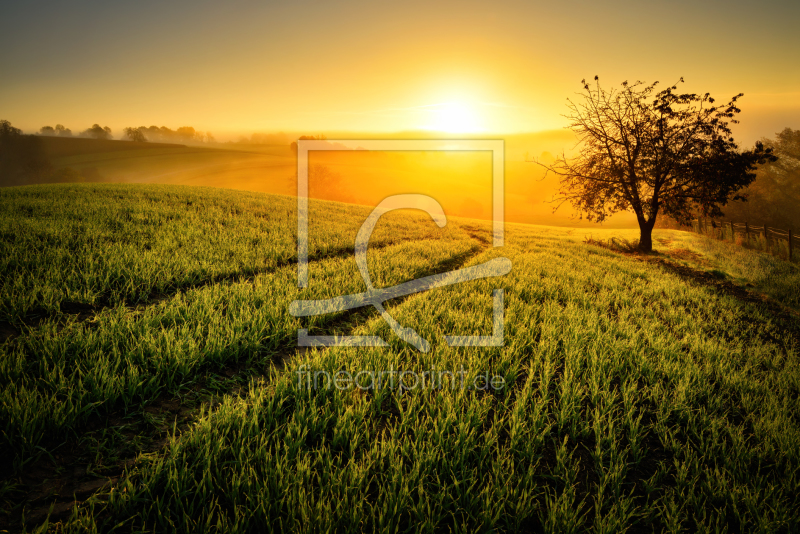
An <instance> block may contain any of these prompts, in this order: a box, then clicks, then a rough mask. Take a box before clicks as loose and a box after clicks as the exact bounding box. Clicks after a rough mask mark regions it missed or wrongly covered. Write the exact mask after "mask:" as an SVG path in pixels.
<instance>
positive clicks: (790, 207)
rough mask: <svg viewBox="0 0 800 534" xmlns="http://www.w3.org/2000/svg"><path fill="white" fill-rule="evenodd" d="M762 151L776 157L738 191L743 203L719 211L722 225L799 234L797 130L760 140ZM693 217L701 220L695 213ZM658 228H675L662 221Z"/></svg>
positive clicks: (670, 221) (799, 145)
mask: <svg viewBox="0 0 800 534" xmlns="http://www.w3.org/2000/svg"><path fill="white" fill-rule="evenodd" d="M761 142H762V143H763V144H764V146H765V147H768V148H771V149H772V151H773V154H775V155H776V156H778V160H777V161H771V162H767V163H765V164H764V165H762V166H760V167H759V169H758V170H757V171H756V179H755V180H754V181H753V183H752V184H750V185H749V186H747V187H745V188H744V189H742V191H741V193H740V194H741V196H742V197H744V198H746V199H747V200H734V201H732V202H730V203H728V204H727V205H726V206H723V207H722V213H723V215H722V216H720V217H717V220H719V221H725V222H736V223H740V222H749V223H751V224H754V225H758V226H762V225H766V226H771V227H773V228H782V229H786V230H788V229H792V230H794V231H800V209H798V207H800V130H792V129H791V128H785V129H784V130H783V131H782V132H779V133H777V134H776V137H775V139H768V138H762V139H761ZM695 217H702V214H700V213H696V214H695ZM659 227H661V228H679V227H680V225H679V224H678V223H677V222H676V221H675V220H674V219H671V218H665V219H664V221H663V222H662V224H659Z"/></svg>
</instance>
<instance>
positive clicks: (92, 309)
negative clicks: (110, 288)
mask: <svg viewBox="0 0 800 534" xmlns="http://www.w3.org/2000/svg"><path fill="white" fill-rule="evenodd" d="M393 245H396V243H393V242H381V243H376V244H375V245H373V247H372V249H373V250H380V249H383V248H387V247H390V246H393ZM351 254H353V249H352V248H350V247H348V248H340V249H336V250H333V251H330V252H326V253H324V254H317V255H312V256H310V257H309V260H308V263H309V264H314V263H317V262H320V261H324V260H331V259H337V258H346V257H348V256H350V255H351ZM295 264H297V258H296V257H293V258H289V259H286V260H281V261H277V262H275V263H274V264H273V265H271V266H270V267H266V268H259V269H247V270H243V271H238V272H233V273H224V274H217V275H213V276H210V277H208V278H206V279H204V280H200V281H198V282H191V283H186V284H177V285H175V286H174V287H172V288H170V289H169V291H160V292H151V293H150V294H149V295H148V296H147V297H146V298H145V299H142V301H140V302H138V303H136V304H126V305H125V308H127V309H128V310H129V311H144V310H146V309H147V308H149V307H151V306H155V305H157V304H159V303H161V302H164V301H166V300H169V299H171V298H173V297H174V296H175V295H178V294H181V293H184V292H187V291H192V290H195V289H202V288H204V287H208V286H211V285H214V284H219V283H224V282H238V283H242V282H252V281H253V280H255V279H256V278H257V277H258V276H261V275H265V274H272V273H274V272H276V271H278V270H280V269H283V268H286V267H290V266H292V265H295ZM98 300H99V303H98V304H87V303H83V302H73V301H62V302H61V303H60V305H59V311H58V312H52V311H48V310H45V309H44V308H37V309H34V310H32V311H30V312H28V313H27V314H26V315H25V317H23V319H22V324H21V325H15V324H12V323H10V322H8V321H0V344H2V343H4V342H6V341H8V340H10V339H13V338H15V337H18V336H20V335H23V334H26V333H27V330H32V329H36V328H38V327H40V326H41V325H42V323H44V322H45V321H47V320H48V319H51V318H53V317H59V318H60V319H62V320H63V321H62V322H61V324H60V325H59V330H60V329H63V328H64V327H65V326H66V325H67V324H81V323H85V322H87V321H90V320H92V319H94V318H95V316H96V315H97V314H98V313H100V312H102V311H103V310H106V309H108V308H113V307H114V304H113V303H112V302H111V300H110V298H109V296H108V295H107V294H106V295H104V296H101V297H100V298H99V299H98ZM71 318H74V319H75V320H74V321H70V319H71Z"/></svg>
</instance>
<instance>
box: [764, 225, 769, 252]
mask: <svg viewBox="0 0 800 534" xmlns="http://www.w3.org/2000/svg"><path fill="white" fill-rule="evenodd" d="M764 248H765V249H766V250H767V252H769V241H768V240H767V225H766V224H764Z"/></svg>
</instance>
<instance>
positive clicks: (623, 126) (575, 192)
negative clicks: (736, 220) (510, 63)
mask: <svg viewBox="0 0 800 534" xmlns="http://www.w3.org/2000/svg"><path fill="white" fill-rule="evenodd" d="M682 82H683V78H681V80H680V82H679V83H682ZM582 84H583V89H584V92H583V93H581V94H582V96H583V100H582V101H579V102H577V103H576V102H573V101H572V100H569V104H568V108H569V113H568V114H567V115H566V117H567V118H568V119H569V120H570V121H571V124H570V126H569V128H570V129H571V130H572V131H573V132H575V134H576V135H577V136H578V139H579V141H580V149H579V152H578V154H577V156H576V157H574V158H570V159H567V158H566V157H565V156H564V155H562V156H561V157H559V158H557V159H556V161H555V162H554V163H552V164H549V165H547V164H542V163H540V165H542V166H543V167H545V168H546V169H547V170H548V171H549V172H553V173H555V174H556V175H558V176H559V177H560V181H561V190H560V193H561V196H560V198H559V200H560V203H559V206H560V205H561V204H563V203H564V202H569V203H571V204H572V205H573V206H574V207H575V208H576V209H578V210H579V211H580V212H581V214H582V216H586V218H588V219H589V220H595V221H598V222H601V221H603V220H605V219H606V218H607V217H608V216H610V215H611V214H613V213H616V212H619V211H628V210H629V211H633V212H634V213H635V214H636V218H637V221H638V223H639V228H640V231H641V237H640V241H639V248H640V250H644V251H650V250H652V238H651V235H652V229H653V226H654V224H655V221H656V218H657V216H658V214H659V213H663V214H666V215H669V216H671V217H673V218H674V219H676V220H678V221H681V222H685V221H687V220H688V219H689V218H691V217H692V215H693V213H695V212H696V211H699V212H700V213H702V214H703V215H705V216H711V217H713V216H719V215H721V214H722V212H721V207H722V206H724V205H725V204H726V203H727V202H728V201H729V200H730V199H731V198H733V199H736V198H741V196H740V195H737V192H738V191H739V190H740V189H741V188H743V187H745V186H747V185H749V184H750V183H752V182H753V180H754V179H755V173H754V170H755V169H756V168H757V165H758V164H763V163H766V162H770V161H775V160H776V158H775V156H773V155H772V150H771V149H769V148H765V147H764V146H763V144H762V143H760V142H759V143H757V144H756V146H755V148H753V149H752V150H747V151H740V150H739V148H738V145H737V144H736V143H735V142H734V140H733V137H732V132H731V129H730V124H734V123H736V122H738V121H737V120H736V119H735V116H736V114H737V113H739V112H740V109H739V108H738V107H737V101H738V99H739V98H740V97H741V96H742V95H741V94H739V95H736V96H734V97H733V98H732V99H731V100H730V101H728V102H727V103H726V104H724V105H715V101H714V99H713V98H712V97H711V96H710V95H709V94H708V93H706V94H704V95H697V94H691V93H680V92H678V84H675V85H672V86H670V87H668V88H666V89H664V90H662V91H657V90H656V87H657V85H658V82H655V83H652V84H649V85H646V84H644V83H642V82H636V83H633V84H629V83H628V82H623V83H622V85H621V89H611V90H606V89H604V88H603V87H601V86H600V82H599V80H598V77H597V76H595V84H594V85H593V86H592V85H590V84H589V83H587V82H586V81H585V80H583V81H582Z"/></svg>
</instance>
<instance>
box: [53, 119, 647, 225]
mask: <svg viewBox="0 0 800 534" xmlns="http://www.w3.org/2000/svg"><path fill="white" fill-rule="evenodd" d="M297 137H299V136H291V135H287V134H283V133H280V134H252V135H251V136H249V137H245V136H240V139H239V140H238V141H236V142H226V143H216V142H213V143H209V142H206V143H190V144H183V145H181V144H176V143H173V144H171V145H170V144H163V143H154V142H147V143H136V142H131V141H116V140H96V139H77V138H61V137H49V136H40V137H39V138H40V140H41V141H42V144H43V147H44V152H45V154H47V156H48V157H49V158H50V159H51V161H52V165H53V167H54V168H55V170H56V173H58V172H59V171H60V172H62V175H61V177H60V178H59V179H57V180H56V181H64V182H69V181H78V182H80V181H87V182H110V183H152V184H171V185H194V186H206V187H222V188H228V189H237V190H243V191H254V192H264V193H274V194H281V195H295V194H296V168H297V163H296V153H295V152H294V151H293V149H292V146H291V144H290V143H288V142H284V143H275V142H276V141H287V140H288V139H289V138H292V139H296V138H297ZM325 137H326V138H327V139H328V141H329V142H330V143H331V144H333V143H336V139H411V140H413V139H435V138H439V139H447V138H459V139H470V138H471V139H503V140H504V142H505V210H506V211H505V217H506V220H508V221H510V222H522V223H535V224H548V225H558V226H579V227H591V226H593V225H594V223H590V222H588V221H585V220H581V219H579V218H578V217H577V216H576V214H575V212H574V210H572V208H571V207H570V206H569V205H564V206H562V207H561V208H560V209H559V210H558V211H557V212H555V213H553V209H554V207H555V206H556V205H557V204H556V203H554V202H552V200H553V198H554V197H556V196H557V193H558V180H557V177H555V176H553V175H551V176H549V177H547V178H546V179H544V174H545V173H544V169H543V168H542V167H540V166H538V165H536V164H535V163H532V162H530V161H526V160H532V159H538V160H540V161H542V162H544V163H551V162H552V161H553V158H554V156H556V155H561V154H562V153H563V154H567V155H569V154H570V153H571V152H572V150H573V148H574V146H575V143H576V139H575V137H574V136H573V134H572V133H570V132H565V131H552V132H539V133H532V134H517V135H511V136H497V135H477V134H472V135H463V134H462V135H459V136H453V135H447V134H442V133H436V132H422V131H418V132H404V133H398V134H392V135H386V134H378V133H364V132H355V133H348V132H333V133H331V134H327V135H326V136H325ZM254 141H255V142H254ZM342 148H344V147H342ZM309 164H310V165H311V170H310V181H309V186H310V195H311V196H312V197H313V198H320V199H327V200H336V201H340V202H348V203H354V204H361V205H375V204H376V203H377V202H378V201H380V200H381V199H383V198H385V197H386V196H389V195H392V194H398V193H399V192H410V191H415V192H421V191H424V194H428V195H430V196H433V197H434V198H436V199H437V200H438V201H439V202H440V203H441V205H442V206H443V207H444V209H445V212H446V213H448V214H452V215H457V216H464V217H473V218H478V219H489V218H490V217H491V202H492V200H491V186H492V183H491V178H492V169H491V155H490V153H488V152H485V153H465V152H452V153H443V152H442V153H423V152H414V153H409V152H372V151H370V152H367V151H359V150H341V151H321V152H319V151H318V152H313V153H312V154H311V156H310V159H309ZM635 224H636V223H635V219H634V218H633V217H632V216H631V215H629V214H619V215H617V216H615V217H612V218H610V219H609V220H607V221H606V222H605V223H604V224H603V227H605V228H630V227H634V226H635Z"/></svg>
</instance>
